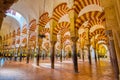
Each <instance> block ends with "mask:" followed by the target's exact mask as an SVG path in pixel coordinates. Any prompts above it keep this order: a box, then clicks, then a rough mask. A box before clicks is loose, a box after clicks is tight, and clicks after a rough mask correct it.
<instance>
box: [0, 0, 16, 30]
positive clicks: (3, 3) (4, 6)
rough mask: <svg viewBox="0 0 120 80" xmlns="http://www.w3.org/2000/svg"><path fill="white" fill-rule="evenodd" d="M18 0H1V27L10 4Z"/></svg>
mask: <svg viewBox="0 0 120 80" xmlns="http://www.w3.org/2000/svg"><path fill="white" fill-rule="evenodd" d="M16 1H17V0H0V28H1V25H2V21H3V17H5V16H6V15H5V12H6V10H7V9H9V8H10V6H11V5H12V4H13V3H15V2H16Z"/></svg>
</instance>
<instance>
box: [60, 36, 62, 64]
mask: <svg viewBox="0 0 120 80" xmlns="http://www.w3.org/2000/svg"><path fill="white" fill-rule="evenodd" d="M60 48H61V52H60V62H62V35H61V37H60Z"/></svg>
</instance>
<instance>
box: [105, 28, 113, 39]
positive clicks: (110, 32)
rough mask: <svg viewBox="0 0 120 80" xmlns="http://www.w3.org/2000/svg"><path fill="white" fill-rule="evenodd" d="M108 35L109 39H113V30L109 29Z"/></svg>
mask: <svg viewBox="0 0 120 80" xmlns="http://www.w3.org/2000/svg"><path fill="white" fill-rule="evenodd" d="M106 35H107V36H108V38H109V40H113V34H112V30H107V31H106Z"/></svg>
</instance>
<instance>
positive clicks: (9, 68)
mask: <svg viewBox="0 0 120 80" xmlns="http://www.w3.org/2000/svg"><path fill="white" fill-rule="evenodd" d="M78 66H79V73H74V70H73V63H72V60H65V61H63V62H62V63H61V62H59V61H56V62H55V69H51V68H50V60H40V65H39V66H36V64H35V61H34V60H32V61H30V63H29V64H26V61H25V60H24V61H22V62H19V61H9V60H8V61H5V63H4V64H3V66H1V67H0V80H114V74H113V70H112V67H111V64H110V62H109V61H106V60H101V61H100V62H97V64H96V63H94V62H92V65H89V63H88V61H85V62H83V61H81V60H79V61H78Z"/></svg>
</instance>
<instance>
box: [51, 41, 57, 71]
mask: <svg viewBox="0 0 120 80" xmlns="http://www.w3.org/2000/svg"><path fill="white" fill-rule="evenodd" d="M55 43H56V41H51V54H50V59H51V68H52V69H54V61H55V57H54V55H55Z"/></svg>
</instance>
